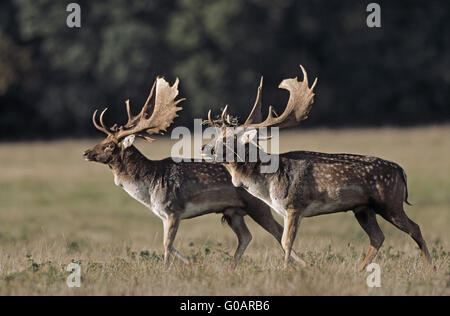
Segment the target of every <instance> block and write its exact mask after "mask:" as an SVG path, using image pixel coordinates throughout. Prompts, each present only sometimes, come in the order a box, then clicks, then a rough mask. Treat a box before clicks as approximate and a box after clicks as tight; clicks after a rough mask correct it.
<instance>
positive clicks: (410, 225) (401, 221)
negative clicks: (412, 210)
mask: <svg viewBox="0 0 450 316" xmlns="http://www.w3.org/2000/svg"><path fill="white" fill-rule="evenodd" d="M383 218H385V219H386V220H387V221H388V222H390V223H392V224H393V225H394V226H395V227H397V228H398V229H400V230H402V231H404V232H405V233H407V234H408V235H410V236H411V237H412V239H414V241H415V242H416V243H417V245H418V246H419V248H420V251H421V253H422V256H423V259H424V261H425V263H426V264H427V265H428V266H432V259H431V256H430V253H429V252H428V247H427V244H426V242H425V240H424V239H423V237H422V232H421V231H420V227H419V225H417V224H416V223H414V222H413V221H412V220H411V219H410V218H409V217H408V216H407V215H406V213H405V211H404V210H403V207H402V209H401V211H400V212H396V213H387V215H383Z"/></svg>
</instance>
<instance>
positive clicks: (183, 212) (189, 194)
mask: <svg viewBox="0 0 450 316" xmlns="http://www.w3.org/2000/svg"><path fill="white" fill-rule="evenodd" d="M177 96H178V79H177V80H176V82H175V84H174V85H172V86H170V85H169V84H168V82H167V81H165V80H164V79H163V78H157V79H156V80H155V82H154V84H153V87H152V89H151V92H150V95H149V96H148V98H147V101H146V103H145V105H144V106H143V108H142V110H141V112H140V113H139V114H138V115H136V116H134V115H132V114H131V110H130V103H129V101H127V102H126V110H127V114H128V122H127V123H126V124H125V125H123V126H120V127H119V126H117V124H115V125H114V126H113V127H111V128H108V127H107V126H106V125H105V123H104V115H105V112H106V110H107V109H105V110H104V111H103V112H102V113H101V114H100V125H99V124H98V123H97V120H96V114H97V111H95V112H94V115H93V117H92V122H93V124H94V126H95V127H96V128H97V129H98V130H100V131H102V132H104V133H105V134H106V135H107V137H106V138H105V139H104V140H103V141H102V142H100V143H99V144H98V145H96V146H94V147H93V148H91V149H89V150H86V151H85V152H84V154H83V156H84V157H85V159H86V160H88V161H95V162H99V163H103V164H106V165H108V166H109V167H110V169H112V172H113V174H114V182H115V184H116V185H118V186H120V187H122V188H123V189H124V190H125V191H126V192H127V193H128V194H130V195H131V196H132V197H133V198H134V199H136V200H137V201H139V202H141V203H142V204H144V205H145V206H146V207H147V208H148V209H150V210H151V211H152V212H153V213H154V214H155V215H156V216H158V217H159V218H160V219H161V220H162V221H163V224H164V225H163V226H164V249H165V252H164V265H165V267H166V268H167V267H168V264H169V257H170V254H171V253H172V252H173V253H174V254H175V255H176V256H177V257H178V258H180V259H181V260H182V261H183V262H185V263H189V260H188V259H187V258H185V257H184V256H183V255H182V254H181V253H180V252H178V251H177V250H176V249H175V248H174V247H173V242H174V239H175V235H176V232H177V229H178V226H179V223H180V221H181V220H183V219H188V218H194V217H197V216H201V215H205V214H208V213H222V214H223V219H224V220H225V221H226V222H227V223H228V225H229V226H230V227H231V229H232V230H233V231H234V232H235V234H236V235H237V238H238V247H237V249H236V252H235V254H234V260H233V267H235V266H236V264H237V263H238V261H239V259H240V257H241V256H242V254H243V253H244V251H245V249H246V248H247V246H248V244H249V242H250V240H251V239H252V236H251V234H250V232H249V230H248V228H247V226H246V224H245V221H244V216H245V215H247V214H248V215H250V217H251V218H253V219H254V220H255V221H256V222H257V223H258V224H259V225H261V226H262V227H263V228H264V229H265V230H267V231H268V232H269V233H270V234H272V235H273V236H274V237H275V238H276V239H277V240H278V242H280V243H281V237H282V232H283V228H282V227H281V225H279V224H278V223H277V222H276V221H275V219H274V218H273V216H272V214H271V210H270V208H269V207H268V206H267V205H265V204H264V203H262V202H261V201H259V200H258V199H256V198H255V197H253V196H251V195H250V194H248V193H247V192H246V191H245V190H242V189H236V188H235V187H234V186H233V185H232V183H231V178H230V176H229V175H228V173H227V172H226V171H225V170H224V168H223V167H221V166H220V165H217V164H211V163H205V162H192V163H191V162H181V163H175V162H174V161H173V160H172V159H171V158H166V159H163V160H157V161H153V160H149V159H147V158H146V157H145V156H144V155H143V154H141V153H140V152H139V150H137V149H136V148H135V147H134V146H133V142H134V139H135V137H136V136H137V137H142V138H145V139H146V140H148V141H150V142H151V141H153V139H151V138H150V135H152V134H158V133H162V132H164V131H165V130H166V129H167V128H168V127H169V126H170V125H171V124H172V123H173V120H174V119H175V118H176V117H177V116H178V115H177V112H178V111H180V110H181V109H182V108H181V107H178V106H177V105H178V104H179V103H180V102H181V101H183V100H184V99H178V100H176V97H177ZM292 257H293V258H294V259H296V260H297V261H299V262H300V263H302V260H301V259H300V258H299V257H298V256H297V255H296V254H295V252H293V253H292Z"/></svg>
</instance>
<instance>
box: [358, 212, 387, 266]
mask: <svg viewBox="0 0 450 316" xmlns="http://www.w3.org/2000/svg"><path fill="white" fill-rule="evenodd" d="M354 213H355V217H356V219H357V220H358V223H359V224H360V225H361V227H362V228H363V229H364V231H365V232H366V233H367V235H368V236H369V239H370V248H369V251H368V252H367V255H366V257H365V259H364V260H363V262H362V263H361V265H360V266H359V271H363V270H364V269H365V268H366V266H367V265H368V264H370V263H371V262H372V260H373V258H375V256H376V254H377V252H378V250H379V249H380V247H381V245H382V244H383V242H384V234H383V232H382V231H381V228H380V226H379V225H378V222H377V218H376V215H375V212H374V211H373V210H371V209H369V208H361V209H356V210H355V211H354Z"/></svg>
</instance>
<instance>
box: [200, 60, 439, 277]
mask: <svg viewBox="0 0 450 316" xmlns="http://www.w3.org/2000/svg"><path fill="white" fill-rule="evenodd" d="M300 67H301V69H302V72H303V76H304V79H303V81H298V79H297V78H293V79H285V80H283V81H282V82H281V84H280V85H279V88H282V89H286V90H288V91H289V93H290V97H289V100H288V104H287V106H286V109H285V111H284V112H283V113H282V114H281V115H280V116H277V115H276V114H274V110H273V108H272V107H270V109H269V115H268V117H267V119H266V120H264V121H262V115H261V90H262V78H261V83H260V86H259V88H258V93H257V97H256V101H255V104H254V107H253V109H252V111H251V114H250V115H249V117H248V118H247V120H246V121H245V123H244V124H242V125H240V126H237V127H235V128H233V129H230V128H228V126H230V124H231V123H232V122H231V121H230V119H229V116H228V115H227V113H226V111H227V108H225V110H224V111H223V113H222V119H221V120H219V121H221V122H222V126H217V125H218V124H217V123H218V122H217V121H213V120H212V119H211V114H210V113H209V114H208V121H209V123H210V125H213V126H217V127H218V128H219V130H220V131H219V132H218V134H219V136H218V137H216V138H215V139H213V140H212V141H211V142H210V143H208V144H206V145H204V147H203V149H202V151H203V152H202V153H203V155H204V156H206V157H209V158H210V159H212V160H214V161H216V162H222V161H223V157H221V155H222V153H224V152H226V150H227V148H230V145H229V144H232V146H234V144H239V143H240V144H244V145H245V157H244V159H243V160H242V157H240V156H237V154H236V151H234V155H235V157H234V158H235V159H233V161H231V162H226V161H225V162H223V165H224V166H225V168H226V169H227V170H228V172H229V173H230V175H231V177H232V181H233V184H234V185H235V186H237V187H244V188H245V189H246V190H247V191H248V192H249V193H251V194H252V195H253V196H256V197H258V198H259V199H261V200H262V201H264V202H265V203H267V204H268V205H270V206H271V207H272V208H273V209H274V210H275V211H276V212H277V213H279V214H281V215H282V216H283V217H284V232H283V238H282V247H283V248H284V250H285V260H284V266H285V267H287V266H288V263H289V253H290V251H291V249H292V244H293V242H294V239H295V236H296V233H297V228H298V226H299V223H300V221H301V219H302V218H304V217H312V216H317V215H322V214H330V213H337V212H344V211H349V210H352V211H353V212H354V214H355V217H356V219H357V221H358V223H359V224H360V225H361V227H362V228H363V229H364V231H365V232H366V233H367V235H368V236H369V239H370V248H369V251H368V253H367V255H366V257H365V259H364V260H363V262H362V264H361V265H360V270H363V269H364V268H365V267H366V266H367V265H368V264H369V263H370V262H371V261H372V260H373V258H374V257H375V255H376V253H377V251H378V250H379V248H380V247H381V245H382V243H383V241H384V235H383V232H382V231H381V229H380V227H379V226H378V223H377V219H376V214H378V215H380V216H381V217H383V218H384V219H385V220H387V221H388V222H390V223H392V224H393V225H394V226H395V227H397V228H399V229H401V230H402V231H404V232H406V233H408V234H409V235H411V237H412V238H413V239H414V240H415V241H416V243H417V244H418V245H419V247H420V249H421V251H422V255H423V257H424V259H425V262H426V263H428V264H430V265H431V257H430V254H429V252H428V249H427V246H426V243H425V241H424V239H423V238H422V234H421V231H420V228H419V226H418V225H417V224H416V223H414V222H413V221H412V220H411V219H409V218H408V216H407V215H406V214H405V212H404V209H403V203H404V202H406V203H408V202H407V197H408V191H407V186H406V174H405V172H404V171H403V169H402V168H401V167H400V166H399V165H398V164H396V163H393V162H390V161H387V160H384V159H380V158H376V157H370V156H361V155H354V154H326V153H319V152H310V151H295V152H289V153H284V154H280V155H279V156H277V157H278V159H279V167H278V169H277V170H276V171H275V172H274V173H262V172H261V169H260V168H261V166H262V162H261V161H260V160H256V161H255V162H250V161H249V160H248V157H249V156H248V155H249V150H250V149H251V147H252V146H258V137H259V136H258V132H257V129H258V128H263V127H265V128H271V127H278V128H286V127H292V126H295V125H297V124H298V123H299V122H300V121H302V120H304V119H306V118H307V116H308V113H309V111H310V109H311V106H312V104H313V98H314V93H313V90H314V87H315V85H316V83H317V78H316V80H315V81H314V83H313V84H312V86H311V88H310V87H309V85H308V77H307V74H306V72H305V70H304V68H303V67H302V66H300ZM253 149H254V148H253ZM239 160H241V161H239Z"/></svg>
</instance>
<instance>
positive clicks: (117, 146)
mask: <svg viewBox="0 0 450 316" xmlns="http://www.w3.org/2000/svg"><path fill="white" fill-rule="evenodd" d="M178 82H179V81H178V79H177V80H176V81H175V83H174V84H173V85H172V86H170V85H169V83H168V82H167V81H166V80H164V79H163V78H159V77H158V78H157V79H156V80H155V82H154V84H153V87H152V89H151V91H150V94H149V96H148V98H147V101H146V102H145V104H144V106H143V107H142V110H141V112H140V113H139V114H138V115H136V116H134V115H133V114H132V113H131V110H130V102H129V101H128V100H127V101H126V102H125V103H126V109H127V114H128V122H127V123H126V124H125V125H122V126H118V125H117V124H115V125H114V126H112V127H110V128H108V127H107V126H106V125H105V123H104V115H105V113H106V111H107V109H105V110H103V112H102V113H101V114H100V125H99V124H98V123H97V119H96V116H97V111H95V112H94V114H93V116H92V122H93V124H94V126H95V127H96V128H97V129H98V130H99V131H102V132H103V133H105V134H106V135H107V136H106V138H105V139H104V140H103V141H101V142H100V143H99V144H97V145H95V146H94V147H92V148H90V149H88V150H86V151H85V152H84V153H83V157H85V159H86V160H88V161H95V162H100V163H103V164H112V163H114V162H118V161H120V159H121V157H123V153H124V152H125V151H126V150H128V149H129V148H130V147H132V145H133V142H134V140H135V137H142V138H144V139H146V140H147V141H149V142H151V141H153V139H152V138H150V135H152V134H163V132H165V131H166V129H167V128H168V127H169V126H170V125H171V124H172V123H173V120H174V119H175V118H176V117H177V116H178V115H177V112H178V111H180V110H181V109H182V108H181V107H178V106H177V105H178V104H179V103H180V102H181V101H183V100H184V99H178V100H175V99H176V97H177V96H178Z"/></svg>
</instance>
